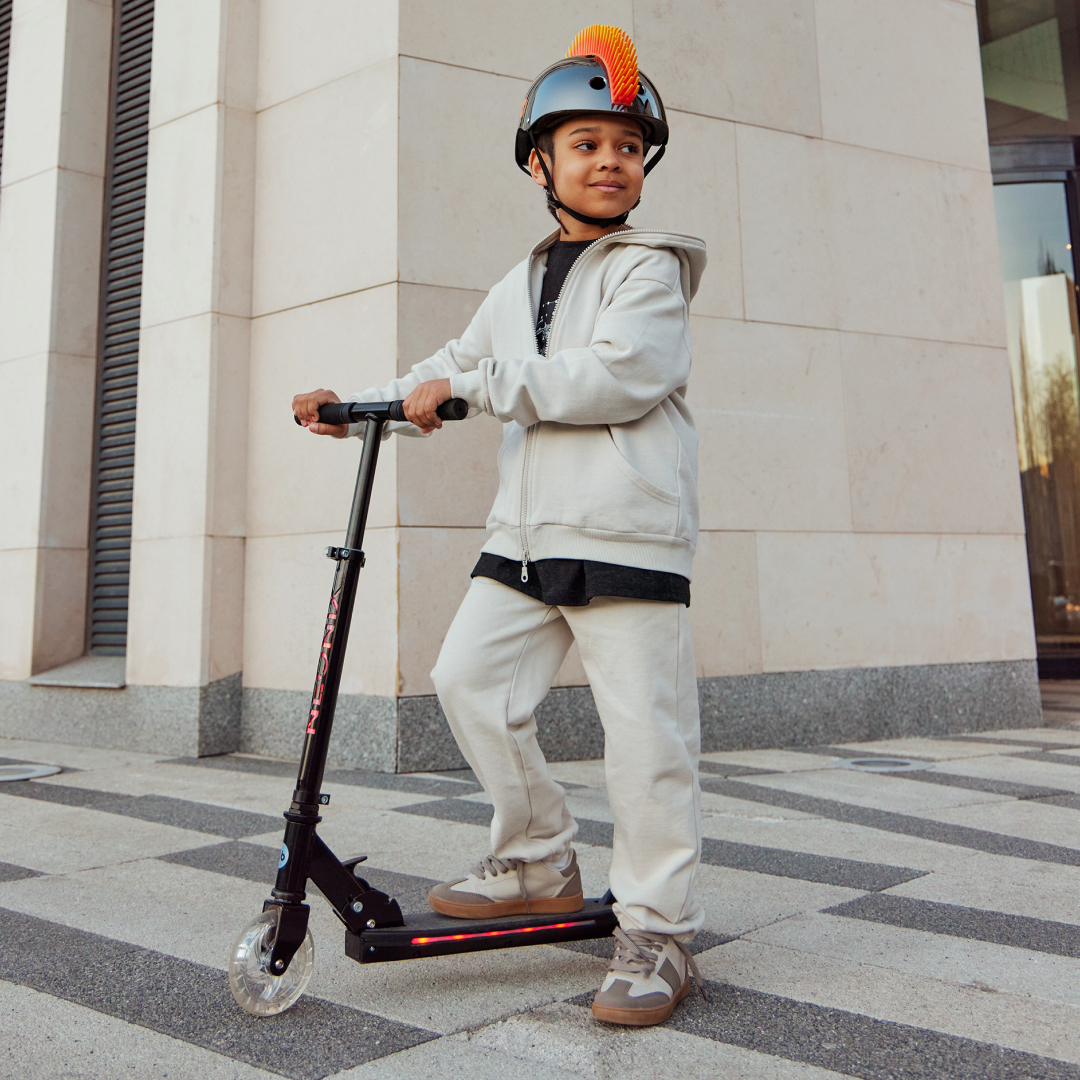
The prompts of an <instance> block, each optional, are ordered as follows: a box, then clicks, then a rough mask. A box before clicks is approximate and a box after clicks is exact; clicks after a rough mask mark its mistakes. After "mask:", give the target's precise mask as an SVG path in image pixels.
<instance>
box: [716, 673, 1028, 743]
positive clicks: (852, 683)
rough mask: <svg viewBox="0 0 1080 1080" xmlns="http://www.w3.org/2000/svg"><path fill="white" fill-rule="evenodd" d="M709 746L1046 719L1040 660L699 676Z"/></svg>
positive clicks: (951, 730)
mask: <svg viewBox="0 0 1080 1080" xmlns="http://www.w3.org/2000/svg"><path fill="white" fill-rule="evenodd" d="M698 694H699V698H700V701H701V743H702V749H703V750H705V751H711V750H752V749H758V748H762V747H774V746H813V745H815V744H817V743H843V742H869V741H871V740H874V739H898V738H906V737H909V736H914V735H950V734H956V733H959V732H965V731H993V730H995V729H999V728H1024V727H1041V726H1042V723H1043V719H1042V705H1041V703H1040V700H1039V678H1038V674H1037V671H1036V667H1035V661H1034V660H1011V661H1005V662H1001V663H986V664H926V665H920V666H913V667H880V668H847V669H841V670H838V671H789V672H778V673H775V674H766V675H735V676H729V677H725V678H713V679H699V680H698Z"/></svg>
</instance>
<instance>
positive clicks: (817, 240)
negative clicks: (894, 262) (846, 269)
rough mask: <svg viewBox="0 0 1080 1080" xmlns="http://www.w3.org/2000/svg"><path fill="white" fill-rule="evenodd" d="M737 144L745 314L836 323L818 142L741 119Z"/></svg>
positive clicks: (837, 313)
mask: <svg viewBox="0 0 1080 1080" xmlns="http://www.w3.org/2000/svg"><path fill="white" fill-rule="evenodd" d="M736 145H737V149H738V164H739V220H740V226H741V230H742V267H743V290H744V293H745V297H746V318H748V319H752V320H754V321H757V322H779V323H796V324H799V325H802V326H822V327H836V326H839V324H840V297H839V295H838V293H837V285H836V275H835V273H834V268H833V250H832V237H831V230H832V221H831V211H830V202H831V198H832V195H833V193H831V192H830V189H829V179H828V175H827V168H826V158H825V153H824V147H823V144H822V142H821V140H819V139H807V138H803V137H802V136H800V135H791V134H785V133H783V132H778V131H767V130H765V129H764V128H755V127H748V126H747V125H744V124H740V125H738V126H737V127H736ZM880 250H881V252H884V251H885V250H886V246H885V245H883V246H882V248H881V249H880ZM885 262H886V260H885V259H884V258H882V259H881V260H880V263H879V264H876V265H875V267H874V269H875V270H876V271H878V272H880V270H881V267H882V266H883V265H884V263H885Z"/></svg>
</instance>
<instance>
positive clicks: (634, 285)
mask: <svg viewBox="0 0 1080 1080" xmlns="http://www.w3.org/2000/svg"><path fill="white" fill-rule="evenodd" d="M657 254H659V253H657ZM666 254H667V256H668V258H666V259H648V260H646V261H645V262H644V263H642V264H640V265H639V266H637V267H635V268H634V270H632V271H631V272H630V274H628V275H627V277H626V278H625V279H624V280H623V281H622V282H621V283H620V284H619V285H618V286H617V287H616V288H615V290H614V292H613V294H612V297H611V302H610V303H609V304H608V306H607V307H606V308H605V309H604V310H603V311H602V312H601V314H600V315H599V316H598V317H597V320H596V324H595V327H594V330H593V335H592V340H591V342H590V343H589V346H588V348H576V349H563V350H560V351H559V352H557V353H555V354H554V355H552V356H547V357H545V356H540V355H539V354H537V355H534V356H528V357H525V358H523V359H509V358H495V357H485V358H483V359H481V360H480V361H479V362H478V363H477V365H476V368H475V370H473V371H469V372H462V373H461V374H459V375H452V376H451V377H450V387H451V390H452V391H453V393H454V396H455V397H463V398H465V399H466V401H468V402H469V404H470V405H471V406H474V407H476V408H480V409H483V410H484V411H485V412H488V413H491V414H492V415H493V416H495V417H497V418H498V419H499V420H501V421H502V422H503V423H506V422H507V421H508V420H516V421H517V423H519V424H521V425H522V426H523V427H528V426H529V425H530V424H535V423H537V422H538V421H541V420H549V421H555V422H557V423H562V424H625V423H629V422H631V421H633V420H637V419H638V418H639V417H641V416H644V415H645V413H647V412H648V411H649V410H650V409H652V408H654V407H655V406H656V405H658V404H659V403H660V402H661V401H663V400H664V398H666V397H668V396H669V395H670V394H671V393H672V392H673V391H675V390H677V389H678V388H679V387H681V386H685V385H686V382H687V381H688V379H689V377H690V335H689V312H688V310H687V305H686V301H685V299H684V298H683V292H682V286H681V283H680V278H679V260H678V258H677V257H676V256H675V255H674V253H673V252H670V251H669V252H666Z"/></svg>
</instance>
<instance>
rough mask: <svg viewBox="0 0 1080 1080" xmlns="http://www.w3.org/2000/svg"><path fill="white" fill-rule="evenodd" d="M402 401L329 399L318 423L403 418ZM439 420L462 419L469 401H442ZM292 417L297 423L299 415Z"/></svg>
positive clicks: (437, 413) (453, 399) (403, 403)
mask: <svg viewBox="0 0 1080 1080" xmlns="http://www.w3.org/2000/svg"><path fill="white" fill-rule="evenodd" d="M404 405H405V402H404V401H331V402H327V404H325V405H322V406H320V407H319V423H320V424H355V423H357V422H358V421H360V420H363V419H364V417H366V416H373V417H375V419H377V420H397V421H399V422H400V421H404V420H405V409H404ZM435 413H436V415H437V416H438V417H439V419H440V420H464V419H465V417H466V416H468V414H469V403H468V402H467V401H466V400H465V399H464V398H459V397H458V398H451V399H450V400H449V401H444V402H443V403H442V404H441V405H440V406H439V407H438V408H437V409H436V410H435ZM293 419H294V420H295V421H296V422H297V423H298V424H299V423H300V417H299V416H296V415H294V416H293Z"/></svg>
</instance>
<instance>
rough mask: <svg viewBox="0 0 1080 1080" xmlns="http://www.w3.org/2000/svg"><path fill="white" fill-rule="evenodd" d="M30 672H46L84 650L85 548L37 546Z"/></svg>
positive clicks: (80, 654)
mask: <svg viewBox="0 0 1080 1080" xmlns="http://www.w3.org/2000/svg"><path fill="white" fill-rule="evenodd" d="M36 569H37V588H36V590H35V593H36V604H35V608H36V610H35V613H34V621H33V625H34V657H33V664H32V673H33V674H35V675H36V674H37V673H38V672H39V671H50V670H52V668H54V667H59V666H60V665H61V664H66V663H67V662H68V661H69V660H75V659H77V658H78V657H80V656H82V655H83V653H84V652H85V649H86V569H87V550H86V548H85V546H84V547H81V548H56V547H47V548H41V549H39V551H38V558H37V567H36Z"/></svg>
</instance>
